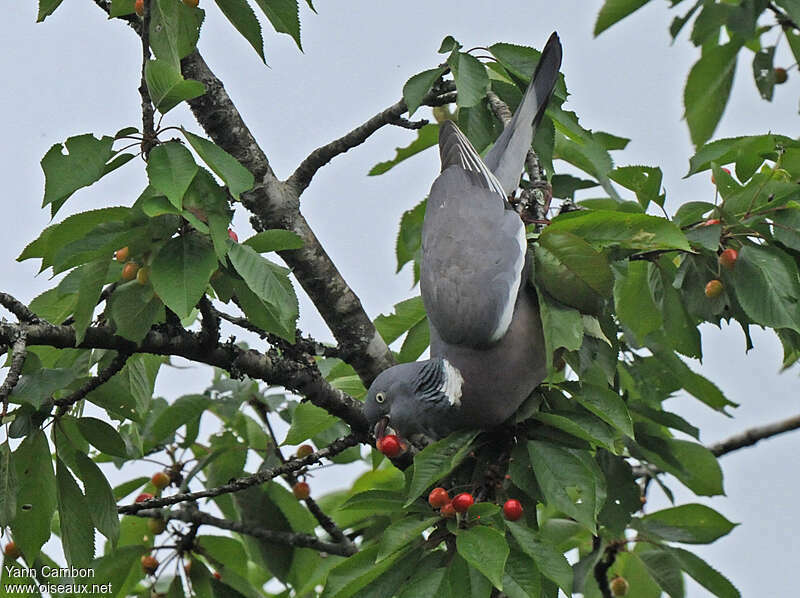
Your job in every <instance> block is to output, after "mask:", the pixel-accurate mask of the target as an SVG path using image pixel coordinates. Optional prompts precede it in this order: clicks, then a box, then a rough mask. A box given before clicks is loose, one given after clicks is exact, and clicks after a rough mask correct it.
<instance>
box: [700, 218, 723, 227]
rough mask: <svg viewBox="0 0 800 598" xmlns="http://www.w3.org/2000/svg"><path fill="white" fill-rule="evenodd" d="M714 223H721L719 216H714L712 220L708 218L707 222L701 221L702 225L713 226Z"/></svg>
mask: <svg viewBox="0 0 800 598" xmlns="http://www.w3.org/2000/svg"><path fill="white" fill-rule="evenodd" d="M714 224H719V218H712V219H711V220H706V221H705V222H701V223H700V226H712V225H714Z"/></svg>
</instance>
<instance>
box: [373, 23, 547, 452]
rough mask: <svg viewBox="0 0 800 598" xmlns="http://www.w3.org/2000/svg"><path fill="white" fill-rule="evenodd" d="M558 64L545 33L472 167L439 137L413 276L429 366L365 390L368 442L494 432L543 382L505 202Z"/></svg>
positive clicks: (449, 127) (405, 368)
mask: <svg viewBox="0 0 800 598" xmlns="http://www.w3.org/2000/svg"><path fill="white" fill-rule="evenodd" d="M561 56H562V50H561V43H560V41H559V38H558V34H557V33H553V34H552V35H551V36H550V38H549V39H548V41H547V43H546V45H545V47H544V49H543V50H542V54H541V56H540V59H539V61H538V63H537V65H536V69H535V71H534V73H533V76H532V77H531V82H530V84H529V86H528V89H527V90H526V92H525V94H524V95H523V99H522V101H521V102H520V104H519V106H518V108H517V110H516V112H515V113H514V115H513V117H512V118H511V120H510V121H509V123H508V124H507V125H506V127H505V129H504V130H503V132H502V133H501V134H500V136H499V137H498V139H497V141H496V142H495V143H494V145H493V146H492V148H491V149H490V150H489V152H488V153H487V154H486V156H485V157H484V158H481V156H480V154H479V153H478V152H477V151H476V150H475V148H474V147H473V146H472V144H471V143H470V141H469V140H468V139H467V137H466V136H465V135H464V133H462V132H461V130H460V129H459V128H458V126H457V125H456V124H455V123H454V122H453V121H451V120H446V121H444V122H442V123H441V125H440V131H439V155H440V159H441V172H440V174H439V176H438V177H437V178H436V180H435V181H434V183H433V186H432V187H431V190H430V193H429V195H428V200H427V205H426V208H425V216H424V220H423V227H422V258H421V264H420V291H421V294H422V301H423V304H424V306H425V311H426V313H427V316H428V324H429V327H430V339H431V341H430V356H431V357H430V359H428V360H424V361H418V362H412V363H403V364H399V365H395V366H392V367H390V368H388V369H386V370H384V371H383V372H381V373H380V374H379V375H378V376H377V377H376V378H375V380H374V381H373V382H372V384H371V385H370V388H369V390H368V392H367V396H366V398H365V401H364V407H363V412H364V415H365V417H366V419H367V421H368V423H369V425H370V427H371V429H372V430H373V431H374V434H375V437H376V439H378V440H379V441H380V439H382V438H383V437H384V436H386V435H387V433H394V434H396V435H399V436H400V437H401V438H403V439H407V440H411V441H416V439H421V440H422V441H423V442H425V441H426V439H427V441H433V440H437V439H440V438H443V437H445V436H447V435H448V434H450V433H452V432H454V431H456V430H461V429H490V428H493V427H496V426H498V425H500V424H502V423H503V422H504V421H505V420H507V419H508V418H509V417H510V416H511V415H513V414H514V413H515V412H516V411H517V409H518V408H519V406H520V405H521V404H522V402H523V401H524V400H525V399H526V398H527V397H528V396H529V395H530V393H531V392H532V391H533V390H534V389H535V388H536V386H537V385H538V384H539V383H541V382H542V380H544V378H545V376H546V375H547V367H546V364H545V345H544V338H543V334H542V323H541V318H540V316H539V309H538V301H537V297H536V293H535V290H534V289H533V288H532V286H531V285H530V284H529V283H528V278H529V272H530V259H529V258H528V252H527V241H526V236H525V225H524V223H523V222H522V220H521V219H520V216H519V214H518V213H517V212H516V211H514V209H513V208H512V206H511V205H510V203H509V201H508V197H509V196H510V195H512V194H513V193H514V191H515V190H516V189H517V187H518V185H519V180H520V176H521V175H522V170H523V166H524V162H525V158H526V155H527V152H528V150H529V149H530V148H531V143H532V140H533V136H534V132H535V129H536V126H537V125H538V123H539V121H540V120H541V118H542V115H543V114H544V111H545V109H546V107H547V104H548V102H549V100H550V97H551V96H552V93H553V88H554V86H555V83H556V81H557V78H558V72H559V69H560V67H561Z"/></svg>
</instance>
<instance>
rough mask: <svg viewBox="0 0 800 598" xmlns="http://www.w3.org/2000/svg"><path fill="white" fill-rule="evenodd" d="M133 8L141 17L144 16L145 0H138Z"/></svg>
mask: <svg viewBox="0 0 800 598" xmlns="http://www.w3.org/2000/svg"><path fill="white" fill-rule="evenodd" d="M133 10H135V11H136V14H137V15H139V16H140V17H143V16H144V0H136V2H135V3H134V5H133Z"/></svg>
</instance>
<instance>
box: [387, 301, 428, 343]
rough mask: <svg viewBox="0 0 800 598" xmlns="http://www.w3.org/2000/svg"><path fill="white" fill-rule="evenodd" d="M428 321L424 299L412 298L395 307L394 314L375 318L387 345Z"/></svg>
mask: <svg viewBox="0 0 800 598" xmlns="http://www.w3.org/2000/svg"><path fill="white" fill-rule="evenodd" d="M425 319H426V314H425V305H424V304H423V303H422V297H420V296H417V297H412V298H411V299H406V300H404V301H401V302H400V303H396V304H395V306H394V313H392V314H389V315H388V316H387V315H384V314H381V315H379V316H378V317H377V318H375V328H376V329H377V330H378V332H379V333H380V335H381V336H382V337H383V340H384V341H385V342H386V344H387V345H389V344H391V343H393V342H394V341H396V340H397V339H398V338H400V336H402V335H403V333H404V332H406V331H408V330H410V329H411V328H413V327H414V326H416V325H417V324H419V323H420V322H422V321H424V320H425Z"/></svg>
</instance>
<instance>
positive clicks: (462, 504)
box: [453, 492, 475, 513]
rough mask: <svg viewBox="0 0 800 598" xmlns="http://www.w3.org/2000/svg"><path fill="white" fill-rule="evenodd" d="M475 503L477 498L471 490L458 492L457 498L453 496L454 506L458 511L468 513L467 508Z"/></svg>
mask: <svg viewBox="0 0 800 598" xmlns="http://www.w3.org/2000/svg"><path fill="white" fill-rule="evenodd" d="M474 503H475V499H474V498H473V497H472V495H471V494H470V493H469V492H462V493H461V494H456V496H455V498H453V508H454V509H455V510H456V512H457V513H466V512H467V509H469V508H470V507H471V506H472V505H473V504H474Z"/></svg>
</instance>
